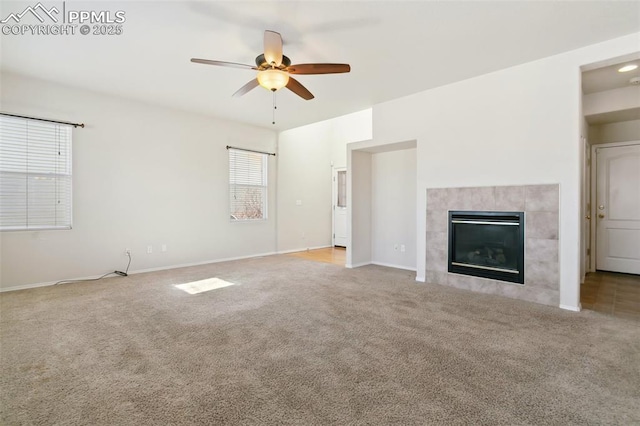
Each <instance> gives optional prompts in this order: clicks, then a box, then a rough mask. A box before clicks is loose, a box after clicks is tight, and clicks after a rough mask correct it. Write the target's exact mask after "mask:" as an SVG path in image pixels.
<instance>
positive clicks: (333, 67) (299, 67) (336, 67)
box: [287, 64, 351, 74]
mask: <svg viewBox="0 0 640 426" xmlns="http://www.w3.org/2000/svg"><path fill="white" fill-rule="evenodd" d="M287 71H288V72H289V73H290V74H339V73H343V72H349V71H351V66H350V65H349V64H296V65H291V66H289V67H287Z"/></svg>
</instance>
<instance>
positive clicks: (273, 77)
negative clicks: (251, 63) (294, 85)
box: [258, 69, 289, 92]
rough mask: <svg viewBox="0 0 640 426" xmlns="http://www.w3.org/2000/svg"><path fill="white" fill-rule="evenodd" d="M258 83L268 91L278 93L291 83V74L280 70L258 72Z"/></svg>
mask: <svg viewBox="0 0 640 426" xmlns="http://www.w3.org/2000/svg"><path fill="white" fill-rule="evenodd" d="M258 83H260V86H262V87H264V88H265V89H267V90H271V91H274V92H275V91H276V90H279V89H282V88H283V87H285V86H286V85H287V83H289V74H288V73H286V72H284V71H282V70H278V69H270V70H264V71H260V72H258Z"/></svg>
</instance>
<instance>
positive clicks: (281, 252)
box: [277, 245, 333, 254]
mask: <svg viewBox="0 0 640 426" xmlns="http://www.w3.org/2000/svg"><path fill="white" fill-rule="evenodd" d="M329 247H333V246H332V245H328V246H317V247H304V248H297V249H293V250H278V251H277V254H289V253H298V252H301V251H307V250H319V249H323V248H329Z"/></svg>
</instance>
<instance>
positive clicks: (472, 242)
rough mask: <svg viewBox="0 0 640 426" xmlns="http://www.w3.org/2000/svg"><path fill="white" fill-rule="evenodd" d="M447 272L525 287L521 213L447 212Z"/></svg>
mask: <svg viewBox="0 0 640 426" xmlns="http://www.w3.org/2000/svg"><path fill="white" fill-rule="evenodd" d="M449 272H455V273H460V274H465V275H473V276H479V277H485V278H491V279H498V280H502V281H508V282H514V283H519V284H523V283H524V213H523V212H477V211H450V212H449Z"/></svg>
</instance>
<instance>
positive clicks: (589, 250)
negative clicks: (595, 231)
mask: <svg viewBox="0 0 640 426" xmlns="http://www.w3.org/2000/svg"><path fill="white" fill-rule="evenodd" d="M587 256H591V249H590V248H588V249H587Z"/></svg>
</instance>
